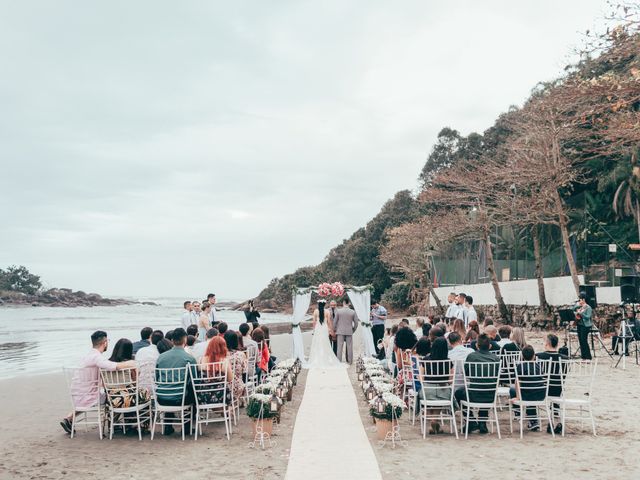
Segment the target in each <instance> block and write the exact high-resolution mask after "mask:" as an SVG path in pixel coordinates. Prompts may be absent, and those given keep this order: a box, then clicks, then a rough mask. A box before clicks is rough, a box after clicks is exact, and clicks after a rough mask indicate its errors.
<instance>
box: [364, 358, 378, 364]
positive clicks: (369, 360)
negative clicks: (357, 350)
mask: <svg viewBox="0 0 640 480" xmlns="http://www.w3.org/2000/svg"><path fill="white" fill-rule="evenodd" d="M362 363H363V364H364V365H368V364H372V365H373V364H375V365H378V359H377V358H373V357H362Z"/></svg>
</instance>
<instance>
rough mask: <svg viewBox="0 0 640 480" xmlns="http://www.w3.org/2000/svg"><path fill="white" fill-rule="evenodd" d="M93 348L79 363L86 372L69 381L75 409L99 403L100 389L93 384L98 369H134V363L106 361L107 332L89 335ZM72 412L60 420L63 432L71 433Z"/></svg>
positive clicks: (99, 331) (98, 374)
mask: <svg viewBox="0 0 640 480" xmlns="http://www.w3.org/2000/svg"><path fill="white" fill-rule="evenodd" d="M91 343H92V344H93V348H92V349H91V350H90V351H89V353H87V355H85V356H84V357H83V358H82V360H81V361H80V365H79V366H80V368H84V369H86V370H84V371H79V372H78V373H77V374H76V376H74V378H73V379H72V381H71V396H72V397H73V403H74V405H76V406H77V407H91V406H93V405H96V404H97V403H98V402H101V401H102V399H101V396H100V389H99V388H96V384H95V382H96V381H97V380H98V379H99V378H100V369H101V368H102V369H104V370H109V371H114V370H122V369H125V368H135V366H136V362H135V361H134V360H128V361H126V362H112V361H110V360H107V359H106V358H105V357H104V356H103V355H102V354H103V353H104V352H106V351H107V348H109V339H108V338H107V332H103V331H102V330H98V331H97V332H94V333H93V334H92V335H91ZM72 418H73V412H72V413H70V414H69V415H67V416H66V417H65V418H63V419H62V421H61V422H60V425H61V426H62V428H63V429H64V431H65V432H67V433H69V434H70V433H71V419H72Z"/></svg>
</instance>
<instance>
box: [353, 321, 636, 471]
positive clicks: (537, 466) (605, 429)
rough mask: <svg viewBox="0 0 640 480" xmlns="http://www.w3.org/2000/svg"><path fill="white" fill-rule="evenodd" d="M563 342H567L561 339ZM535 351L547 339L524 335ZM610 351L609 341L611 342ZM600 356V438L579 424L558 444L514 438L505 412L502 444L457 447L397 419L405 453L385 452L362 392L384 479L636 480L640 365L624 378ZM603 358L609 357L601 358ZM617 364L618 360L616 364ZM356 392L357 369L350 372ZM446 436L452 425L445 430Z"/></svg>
mask: <svg viewBox="0 0 640 480" xmlns="http://www.w3.org/2000/svg"><path fill="white" fill-rule="evenodd" d="M561 338H562V337H561ZM527 341H528V342H529V343H532V344H533V345H534V347H535V348H536V351H538V350H539V349H541V348H542V345H543V343H542V334H535V335H534V334H530V333H528V335H527ZM607 344H608V341H607ZM601 353H603V352H598V370H597V376H596V381H595V385H594V392H593V393H594V397H593V402H594V413H595V415H596V429H597V433H598V436H597V437H594V436H593V435H592V434H591V430H590V425H588V424H585V428H584V430H581V429H580V426H579V423H578V424H576V423H573V424H570V425H569V428H568V429H567V436H566V437H565V438H562V437H560V436H557V437H556V438H555V439H553V438H552V437H551V435H549V434H547V433H546V432H545V431H544V429H546V423H544V424H543V425H544V429H543V431H541V432H525V434H524V438H523V439H522V440H520V438H519V431H518V429H517V426H516V425H515V424H514V433H513V435H511V434H510V433H509V417H508V413H507V411H506V410H505V411H504V413H500V414H499V417H500V419H501V421H500V426H501V433H502V440H498V437H497V435H495V434H488V435H480V434H478V433H474V434H469V439H468V440H465V439H464V437H463V436H461V437H460V440H456V438H455V435H452V434H449V433H446V434H441V435H437V436H430V435H427V438H426V439H423V438H422V434H421V432H420V425H419V422H418V421H416V425H415V426H413V425H411V418H410V415H408V414H407V412H406V411H405V414H404V415H403V417H402V418H401V419H400V433H401V436H402V439H403V440H406V441H407V442H408V446H407V447H402V446H396V448H395V449H392V448H391V447H390V446H385V447H382V448H381V447H380V446H379V442H378V441H377V440H376V438H375V430H373V424H372V422H371V417H370V416H369V412H368V408H367V405H366V401H365V399H364V395H363V394H362V390H361V389H359V390H358V393H357V395H358V399H359V406H360V416H361V419H362V421H363V423H364V424H365V425H366V426H368V428H367V434H368V436H369V440H370V441H371V442H372V444H373V445H374V446H375V448H374V451H375V453H376V458H377V459H378V464H379V465H380V471H381V473H382V478H383V479H385V480H397V479H405V478H406V479H417V478H429V480H438V479H448V480H451V479H458V478H464V479H465V480H473V479H483V480H486V479H489V478H491V479H502V478H505V479H507V478H508V479H514V480H515V479H526V480H532V479H555V478H566V477H571V478H575V479H579V480H584V479H609V478H611V479H613V478H615V479H617V480H623V479H624V480H631V479H636V480H637V479H638V478H640V455H639V453H638V452H639V448H640V366H638V365H636V364H635V361H634V359H631V357H629V358H630V359H629V363H627V369H626V371H623V370H622V368H621V367H618V368H617V369H613V368H611V361H610V360H609V358H608V357H606V356H605V355H604V354H602V355H601ZM603 356H605V357H606V359H605V358H603ZM615 358H616V359H617V357H615ZM350 374H351V380H352V382H353V384H354V387H355V388H357V387H356V385H355V384H356V383H357V379H356V375H355V370H352V371H351V372H350ZM446 428H447V429H446V431H447V432H448V431H449V430H448V424H447V427H446Z"/></svg>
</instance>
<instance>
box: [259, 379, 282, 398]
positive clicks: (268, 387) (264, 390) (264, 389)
mask: <svg viewBox="0 0 640 480" xmlns="http://www.w3.org/2000/svg"><path fill="white" fill-rule="evenodd" d="M277 387H278V386H277V385H274V384H273V383H271V382H269V383H262V384H260V385H258V386H257V387H256V393H260V394H264V395H268V394H272V393H273V392H275V390H276V388H277Z"/></svg>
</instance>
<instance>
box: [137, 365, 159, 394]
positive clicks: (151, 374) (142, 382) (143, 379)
mask: <svg viewBox="0 0 640 480" xmlns="http://www.w3.org/2000/svg"><path fill="white" fill-rule="evenodd" d="M155 376H156V362H154V361H152V360H150V361H148V362H140V363H138V386H139V387H140V388H146V389H147V390H148V391H149V393H150V394H151V396H152V397H155V392H156V382H155Z"/></svg>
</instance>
